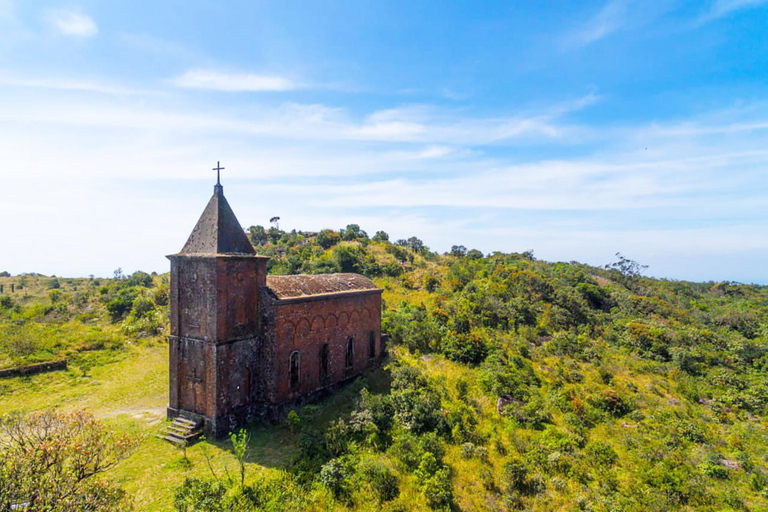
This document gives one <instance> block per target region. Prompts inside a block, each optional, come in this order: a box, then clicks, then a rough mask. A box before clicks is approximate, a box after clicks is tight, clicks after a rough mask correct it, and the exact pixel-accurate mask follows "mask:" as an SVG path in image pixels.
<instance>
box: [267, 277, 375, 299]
mask: <svg viewBox="0 0 768 512" xmlns="http://www.w3.org/2000/svg"><path fill="white" fill-rule="evenodd" d="M267 288H269V289H270V291H272V293H273V294H274V295H275V297H277V298H278V299H292V298H298V297H311V296H313V295H326V294H330V293H345V292H347V293H349V292H360V291H366V290H378V288H377V287H376V285H375V284H373V281H371V280H370V279H368V278H367V277H365V276H361V275H360V274H316V275H297V276H267Z"/></svg>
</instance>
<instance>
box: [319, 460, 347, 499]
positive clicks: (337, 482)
mask: <svg viewBox="0 0 768 512" xmlns="http://www.w3.org/2000/svg"><path fill="white" fill-rule="evenodd" d="M320 481H321V482H322V484H323V485H324V486H326V487H327V488H328V489H329V490H330V491H331V493H333V496H334V497H335V498H336V499H341V498H346V497H348V494H349V470H348V468H347V466H346V464H345V463H344V462H343V461H342V460H340V459H331V460H330V461H328V462H327V463H326V464H324V465H323V467H322V468H321V469H320Z"/></svg>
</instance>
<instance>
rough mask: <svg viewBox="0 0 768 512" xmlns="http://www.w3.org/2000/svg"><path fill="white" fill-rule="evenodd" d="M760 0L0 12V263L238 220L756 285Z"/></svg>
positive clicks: (759, 264)
mask: <svg viewBox="0 0 768 512" xmlns="http://www.w3.org/2000/svg"><path fill="white" fill-rule="evenodd" d="M766 27H768V1H765V0H713V1H707V2H685V1H655V0H646V1H643V2H640V1H629V0H610V1H597V2H565V1H563V2H546V1H540V2H490V1H489V2H450V3H449V2H429V1H423V2H420V1H413V0H411V1H403V2H396V1H387V2H367V1H360V0H356V1H349V2H255V1H248V2H234V1H233V2H226V3H225V2H207V3H203V2H194V1H188V0H187V1H184V2H182V1H166V2H145V1H140V0H132V1H130V2H129V1H115V0H110V1H109V2H106V1H102V2H95V1H79V2H78V1H74V2H71V1H67V2H43V1H34V0H24V1H21V0H0V157H2V165H1V166H0V183H2V188H1V189H0V191H1V192H0V230H1V232H0V270H8V271H10V272H12V273H19V272H33V271H34V272H41V273H45V274H57V275H75V276H82V275H88V274H96V275H109V274H111V272H112V270H113V269H115V268H117V267H122V268H123V270H124V271H126V272H130V271H133V270H136V269H142V270H147V271H152V270H155V271H159V272H160V271H165V270H167V268H168V264H167V260H165V258H164V257H163V256H164V255H165V254H170V253H174V252H176V251H178V250H179V249H180V248H181V246H182V245H183V243H184V241H185V240H186V237H187V235H188V234H189V231H190V230H191V229H192V227H193V226H194V223H195V221H196V220H197V217H198V215H199V214H200V212H201V211H202V209H203V207H204V205H205V203H206V201H207V199H208V197H209V196H210V194H211V192H212V185H213V182H214V180H215V172H214V171H212V170H211V168H212V167H214V166H215V164H216V161H217V160H221V162H222V165H223V166H224V167H225V168H226V169H225V171H224V172H223V177H222V181H223V184H224V187H225V188H224V190H225V193H226V195H227V197H228V198H229V201H230V203H231V204H232V206H233V208H234V209H235V212H236V213H237V215H238V218H239V219H240V221H241V222H242V223H243V224H244V225H245V226H248V225H252V224H262V225H268V224H269V222H268V220H269V218H270V217H272V216H276V215H277V216H280V217H281V218H282V221H281V227H282V228H284V229H289V230H290V229H294V228H295V229H303V230H317V229H321V228H324V227H331V228H336V229H338V228H340V227H343V226H345V225H347V224H349V223H358V224H360V225H361V227H362V228H363V229H365V230H367V231H368V232H369V233H371V234H372V233H373V232H375V231H376V230H379V229H383V230H385V231H387V232H389V233H390V235H391V237H392V238H393V239H396V238H407V237H409V236H414V235H415V236H418V237H419V238H421V239H423V240H424V241H425V243H426V244H427V245H428V246H430V247H431V248H432V249H434V250H438V251H441V252H442V251H447V250H449V249H450V247H451V245H454V244H463V245H465V246H467V247H469V248H477V249H480V250H482V251H483V252H486V253H487V252H491V251H495V250H499V251H518V252H521V251H525V250H533V251H535V254H536V256H537V257H538V258H541V259H546V260H551V261H572V260H576V261H583V262H587V263H591V264H595V265H601V264H605V263H609V262H611V261H614V260H615V258H614V256H613V255H614V253H615V252H617V251H620V252H622V253H623V254H625V255H627V256H628V257H630V258H633V259H636V260H638V261H640V262H641V263H644V264H647V265H649V266H650V268H649V270H648V273H649V274H651V275H655V276H661V277H668V278H673V279H693V280H737V281H742V282H757V283H768V265H766V260H768V213H767V212H766V210H767V207H768V89H766V85H768V84H767V80H766V79H767V78H768V30H766Z"/></svg>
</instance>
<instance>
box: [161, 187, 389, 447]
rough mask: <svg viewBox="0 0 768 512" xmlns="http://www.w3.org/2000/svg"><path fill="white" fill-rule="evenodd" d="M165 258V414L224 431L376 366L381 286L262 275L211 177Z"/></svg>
mask: <svg viewBox="0 0 768 512" xmlns="http://www.w3.org/2000/svg"><path fill="white" fill-rule="evenodd" d="M168 258H169V259H170V260H171V335H170V336H169V352H170V353H169V359H170V393H169V407H168V416H169V417H175V416H178V415H180V414H182V415H188V416H193V417H199V418H201V419H203V421H204V425H205V430H206V433H207V434H208V435H212V436H214V437H220V436H222V435H225V434H227V432H230V431H232V430H234V429H235V428H236V427H237V426H238V425H242V424H244V423H247V422H250V421H253V420H255V419H266V420H275V419H277V418H279V417H280V416H281V415H282V414H283V412H284V411H285V409H286V408H287V407H290V406H292V405H295V404H298V403H301V402H304V401H308V400H312V399H314V398H317V397H319V396H322V395H323V394H325V393H327V392H328V391H329V390H332V389H333V388H334V387H336V386H337V385H338V384H339V383H341V382H344V381H345V380H348V379H350V378H353V377H355V376H356V375H358V374H360V372H362V371H363V370H364V369H366V368H368V367H370V366H372V365H374V364H376V363H377V362H378V360H379V359H380V358H381V356H382V354H383V353H384V345H383V343H382V339H381V290H380V289H378V288H376V286H375V285H374V284H373V283H372V282H371V281H370V280H369V279H367V278H365V277H363V276H360V275H356V274H327V275H318V276H267V271H266V262H267V260H268V258H267V257H265V256H258V255H256V254H255V252H254V250H253V247H252V246H251V244H250V243H249V242H248V239H247V238H246V236H245V233H244V232H243V229H242V227H241V226H240V224H239V223H238V222H237V218H236V217H235V215H234V213H233V212H232V209H231V208H230V207H229V204H228V203H227V201H226V199H225V198H224V193H223V188H222V187H221V185H219V184H217V185H216V187H214V194H213V197H212V198H211V200H210V202H209V203H208V206H207V207H206V209H205V211H204V212H203V215H202V216H201V217H200V220H199V221H198V223H197V225H196V226H195V229H194V230H193V231H192V234H191V235H190V237H189V240H188V241H187V243H186V244H185V246H184V248H183V249H182V251H181V252H180V253H179V254H174V255H171V256H168Z"/></svg>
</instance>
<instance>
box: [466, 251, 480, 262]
mask: <svg viewBox="0 0 768 512" xmlns="http://www.w3.org/2000/svg"><path fill="white" fill-rule="evenodd" d="M467 258H469V259H471V260H481V259H483V253H482V252H480V251H478V250H477V249H472V250H471V251H469V252H468V253H467Z"/></svg>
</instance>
